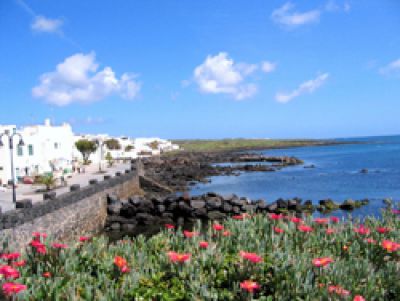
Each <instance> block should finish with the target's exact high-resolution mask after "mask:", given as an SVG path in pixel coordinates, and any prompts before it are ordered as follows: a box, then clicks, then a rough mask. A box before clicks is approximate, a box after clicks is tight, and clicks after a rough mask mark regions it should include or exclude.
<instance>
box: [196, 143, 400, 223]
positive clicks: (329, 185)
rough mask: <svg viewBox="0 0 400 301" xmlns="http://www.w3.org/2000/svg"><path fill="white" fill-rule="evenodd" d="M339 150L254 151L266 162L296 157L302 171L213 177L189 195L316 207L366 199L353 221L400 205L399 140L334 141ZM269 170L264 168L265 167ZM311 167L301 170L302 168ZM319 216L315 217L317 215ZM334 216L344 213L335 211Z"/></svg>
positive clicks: (288, 170) (324, 148) (303, 148)
mask: <svg viewBox="0 0 400 301" xmlns="http://www.w3.org/2000/svg"><path fill="white" fill-rule="evenodd" d="M336 140H337V141H338V142H343V144H337V145H328V146H313V147H297V148H286V149H273V150H262V151H256V152H259V153H261V154H264V155H269V156H295V157H297V158H299V159H302V160H303V161H304V165H299V166H292V167H286V168H283V169H281V170H279V171H276V172H247V173H246V172H243V173H241V174H240V175H239V176H215V177H211V178H210V180H211V182H210V183H206V184H203V183H200V184H197V185H196V186H194V187H192V189H191V194H192V195H198V194H203V193H206V192H210V191H212V192H216V193H219V194H222V195H225V194H231V193H235V194H237V195H238V196H245V197H249V198H250V199H253V200H256V199H264V200H266V201H267V202H272V201H275V200H277V199H278V198H284V199H288V198H293V197H299V198H301V199H303V200H311V201H313V203H315V204H317V203H318V201H319V200H322V199H327V198H330V199H333V200H334V201H336V202H342V201H344V200H345V199H353V200H360V199H365V198H367V199H369V200H370V203H369V205H366V206H364V207H362V208H358V209H355V210H354V211H353V212H351V215H352V217H354V218H363V217H365V216H376V217H379V216H380V215H381V209H382V208H384V207H385V204H384V202H383V200H384V199H391V200H392V202H393V204H395V205H396V204H398V202H399V201H400V136H382V137H363V138H346V139H336ZM265 164H268V163H265ZM310 165H313V166H315V167H314V168H305V166H310ZM317 214H318V213H317ZM333 214H334V215H337V216H340V215H342V216H344V215H346V216H348V212H343V211H340V210H339V211H335V212H334V213H333Z"/></svg>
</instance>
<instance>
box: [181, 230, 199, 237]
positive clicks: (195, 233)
mask: <svg viewBox="0 0 400 301" xmlns="http://www.w3.org/2000/svg"><path fill="white" fill-rule="evenodd" d="M183 235H185V237H187V238H192V237H194V236H197V235H199V233H197V232H190V231H186V230H185V231H183Z"/></svg>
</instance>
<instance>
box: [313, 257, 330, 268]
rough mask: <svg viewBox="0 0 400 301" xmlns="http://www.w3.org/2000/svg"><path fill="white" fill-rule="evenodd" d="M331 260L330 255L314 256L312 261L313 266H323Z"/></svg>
mask: <svg viewBox="0 0 400 301" xmlns="http://www.w3.org/2000/svg"><path fill="white" fill-rule="evenodd" d="M331 262H333V259H332V258H330V257H322V258H315V259H313V261H312V263H313V265H314V266H315V267H318V268H319V267H325V266H327V265H328V264H330V263H331Z"/></svg>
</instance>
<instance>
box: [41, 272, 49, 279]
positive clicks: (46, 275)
mask: <svg viewBox="0 0 400 301" xmlns="http://www.w3.org/2000/svg"><path fill="white" fill-rule="evenodd" d="M42 276H43V277H44V278H50V277H51V273H50V272H44V273H43V274H42Z"/></svg>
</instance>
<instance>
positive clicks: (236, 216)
mask: <svg viewBox="0 0 400 301" xmlns="http://www.w3.org/2000/svg"><path fill="white" fill-rule="evenodd" d="M232 218H233V219H235V220H240V221H241V220H244V216H243V214H240V215H234V216H232Z"/></svg>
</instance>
